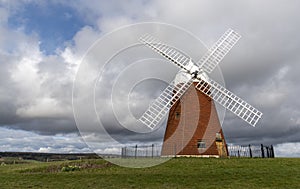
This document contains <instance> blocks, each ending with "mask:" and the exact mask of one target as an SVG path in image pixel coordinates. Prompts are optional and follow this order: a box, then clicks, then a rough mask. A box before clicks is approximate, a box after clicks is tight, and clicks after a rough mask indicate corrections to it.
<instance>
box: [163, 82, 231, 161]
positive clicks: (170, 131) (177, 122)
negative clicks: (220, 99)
mask: <svg viewBox="0 0 300 189" xmlns="http://www.w3.org/2000/svg"><path fill="white" fill-rule="evenodd" d="M195 85H196V83H194V86H195ZM194 86H193V85H192V86H191V87H190V88H189V89H188V91H187V92H186V93H185V94H184V95H183V96H182V98H181V99H180V101H178V102H177V103H176V104H174V106H173V107H172V108H171V110H170V112H169V117H168V123H167V127H166V132H165V136H164V143H163V148H162V155H163V156H166V155H175V154H176V155H219V154H218V150H217V146H216V143H215V140H216V133H220V134H221V136H222V138H223V139H224V135H223V131H222V128H221V126H220V122H219V119H218V115H217V111H216V108H215V105H214V102H213V101H212V100H211V99H210V98H209V97H207V96H206V95H205V94H203V93H202V92H200V91H198V90H196V89H195V87H194ZM176 114H180V116H179V118H177V117H178V116H176ZM198 140H203V141H205V144H206V148H205V149H204V148H197V143H198ZM225 144H226V143H225Z"/></svg>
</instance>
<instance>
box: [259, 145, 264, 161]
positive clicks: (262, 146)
mask: <svg viewBox="0 0 300 189" xmlns="http://www.w3.org/2000/svg"><path fill="white" fill-rule="evenodd" d="M260 147H261V157H262V158H265V151H264V145H263V144H261V145H260Z"/></svg>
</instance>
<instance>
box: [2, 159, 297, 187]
mask: <svg viewBox="0 0 300 189" xmlns="http://www.w3.org/2000/svg"><path fill="white" fill-rule="evenodd" d="M9 161H10V163H11V162H12V161H13V160H12V159H10V160H9ZM2 162H4V160H2ZM14 163H16V164H7V165H0V188H1V189H4V188H80V189H82V188H300V159H298V158H295V159H291V158H290V159H285V158H275V159H248V158H246V159H202V158H201V159H200V158H175V159H172V160H170V161H168V162H166V163H164V164H161V165H158V166H155V167H150V168H143V169H133V168H123V167H119V166H116V165H113V164H111V163H108V162H107V161H105V160H101V159H97V160H82V161H64V162H50V163H39V162H32V161H31V162H24V161H23V162H22V164H17V163H18V162H17V161H16V162H14ZM0 164H1V161H0Z"/></svg>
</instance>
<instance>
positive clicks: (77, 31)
mask: <svg viewBox="0 0 300 189" xmlns="http://www.w3.org/2000/svg"><path fill="white" fill-rule="evenodd" d="M298 7H300V2H299V1H297V0H290V1H288V2H287V1H283V0H278V1H272V0H265V1H259V0H251V1H250V0H248V1H246V0H245V1H233V0H228V1H226V2H221V1H215V0H200V1H196V0H195V1H193V0H189V1H182V2H179V1H178V2H175V1H172V0H164V1H161V0H150V1H138V0H133V1H127V0H124V1H123V0H122V1H121V0H120V1H117V0H115V1H104V0H103V1H101V0H100V1H98V0H88V1H84V0H73V1H69V0H60V1H57V0H50V1H39V0H0V151H35V152H89V151H90V149H89V147H88V146H87V145H86V144H85V143H84V142H83V140H82V139H81V137H80V135H79V132H78V129H77V127H76V123H75V119H74V116H73V109H72V86H73V81H74V78H75V77H76V73H77V70H78V69H79V67H80V63H81V60H82V58H83V56H84V55H85V53H86V52H87V50H88V49H89V47H90V46H91V45H92V44H93V43H94V42H95V41H96V40H97V39H99V38H101V37H102V36H105V35H106V34H108V33H109V32H111V31H113V30H116V29H117V28H119V27H122V26H126V25H129V24H135V23H140V22H162V23H168V24H173V25H176V26H179V27H181V28H185V29H186V30H188V31H190V32H191V33H193V34H194V35H195V36H197V37H198V38H199V39H201V40H202V41H203V43H204V44H205V45H206V46H207V47H209V46H211V45H212V44H213V43H214V42H215V41H216V40H217V39H218V38H219V37H220V36H221V35H222V34H223V33H224V32H225V31H226V30H227V29H228V28H233V29H234V30H235V31H237V32H238V33H240V34H241V35H242V39H241V40H240V41H239V42H238V44H237V45H236V47H234V49H233V50H232V52H230V54H228V56H226V57H225V59H224V61H222V63H221V65H220V68H221V70H222V72H223V76H224V80H225V83H226V87H227V88H228V89H229V90H231V91H233V92H234V93H235V94H238V96H241V97H243V99H245V100H247V101H248V102H249V103H250V104H252V105H254V106H255V107H257V108H258V109H259V110H261V111H262V112H263V114H264V115H263V119H262V120H261V121H260V122H259V123H258V124H257V127H256V128H253V127H251V126H249V125H247V123H244V122H243V121H241V120H239V119H238V118H236V116H234V115H233V114H231V113H230V112H228V113H227V114H226V116H225V120H224V123H223V129H224V132H225V135H226V138H227V142H228V143H236V144H260V143H264V144H273V145H274V146H275V153H276V155H278V156H289V157H299V156H300V110H299V107H300V101H299V100H298V95H299V94H300V85H299V83H300V78H299V73H300V64H299V62H300V53H299V52H300V38H299V37H298V35H299V31H300V25H299V23H300V13H299V11H298ZM183 45H184V44H183ZM189 46H190V44H186V48H188V47H189ZM182 48H184V47H182ZM174 71H176V70H174ZM151 85H155V87H156V88H157V87H160V90H161V89H163V86H165V85H161V83H160V84H157V85H156V84H155V82H154V83H153V82H152V83H149V85H148V86H146V88H143V87H145V86H143V87H140V89H137V90H146V91H153V90H152V88H151ZM104 90H106V89H104ZM100 93H101V91H100ZM153 95H154V96H155V94H153ZM149 96H151V95H149ZM149 98H150V97H149ZM101 102H102V103H101ZM99 103H100V106H101V107H105V105H104V104H103V103H105V102H103V101H100V102H99ZM102 111H104V110H103V109H102ZM133 112H136V114H137V115H140V114H139V112H140V111H137V110H133ZM108 117H109V116H108ZM109 118H110V119H106V120H105V121H103V124H104V125H105V127H109V126H110V125H113V124H116V120H115V119H113V117H109ZM110 121H111V122H110ZM112 132H113V131H112ZM114 132H115V135H118V136H119V138H123V139H124V138H126V136H127V135H128V136H131V137H129V138H130V139H128V141H130V143H134V142H141V138H138V137H137V138H135V137H134V135H133V134H132V133H130V132H127V131H124V132H120V130H115V131H114ZM93 136H94V137H96V135H89V137H91V138H92V137H93ZM159 136H161V135H159V134H154V135H153V138H152V140H153V142H157V141H161V138H159ZM147 140H150V138H149V137H148V138H147ZM125 141H126V140H125ZM151 142H152V141H151ZM103 146H105V145H103V144H102V147H103ZM101 152H110V151H109V149H105V148H104V149H102V151H101Z"/></svg>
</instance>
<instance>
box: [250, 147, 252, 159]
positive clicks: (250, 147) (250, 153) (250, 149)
mask: <svg viewBox="0 0 300 189" xmlns="http://www.w3.org/2000/svg"><path fill="white" fill-rule="evenodd" d="M249 154H250V157H251V158H252V150H251V144H249Z"/></svg>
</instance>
